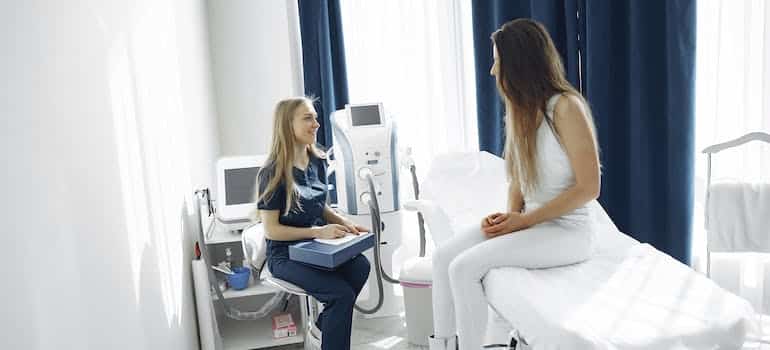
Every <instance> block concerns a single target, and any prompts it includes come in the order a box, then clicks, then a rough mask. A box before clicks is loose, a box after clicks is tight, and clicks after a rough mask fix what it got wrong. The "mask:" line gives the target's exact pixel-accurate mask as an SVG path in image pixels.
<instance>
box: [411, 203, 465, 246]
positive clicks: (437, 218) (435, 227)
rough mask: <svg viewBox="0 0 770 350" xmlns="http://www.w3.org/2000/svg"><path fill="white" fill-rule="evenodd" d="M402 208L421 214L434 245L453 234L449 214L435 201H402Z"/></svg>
mask: <svg viewBox="0 0 770 350" xmlns="http://www.w3.org/2000/svg"><path fill="white" fill-rule="evenodd" d="M404 208H405V209H406V210H409V211H416V212H420V213H421V214H422V217H423V219H424V220H425V224H426V225H428V230H430V233H431V235H433V243H435V244H436V245H438V244H439V243H441V242H444V241H446V240H448V239H449V238H450V237H452V236H453V235H454V230H453V229H452V226H451V220H449V216H448V215H447V214H446V212H444V210H443V209H441V207H440V206H438V204H436V203H435V202H433V201H431V200H425V199H419V200H412V201H407V202H406V203H404Z"/></svg>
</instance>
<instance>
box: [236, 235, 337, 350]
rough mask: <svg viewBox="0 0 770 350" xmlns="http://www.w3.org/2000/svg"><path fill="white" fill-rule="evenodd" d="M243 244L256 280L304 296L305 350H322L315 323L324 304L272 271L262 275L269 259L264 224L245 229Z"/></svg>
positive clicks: (302, 307)
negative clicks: (274, 274) (273, 274)
mask: <svg viewBox="0 0 770 350" xmlns="http://www.w3.org/2000/svg"><path fill="white" fill-rule="evenodd" d="M241 245H242V246H243V256H244V257H245V258H246V259H247V260H248V262H249V264H250V265H251V267H252V271H254V278H255V279H256V280H259V281H262V282H267V283H269V284H270V285H272V286H274V287H276V288H278V289H280V290H282V291H284V292H286V293H289V294H292V295H296V296H299V297H300V298H302V299H301V301H300V309H301V312H302V316H303V319H304V320H305V321H304V322H303V323H304V324H302V325H300V327H302V328H303V329H304V330H305V344H304V346H305V350H320V349H321V330H320V329H318V327H316V325H315V320H316V319H317V318H318V315H319V314H320V313H321V307H322V306H321V305H320V303H319V302H318V301H317V300H316V299H315V298H313V297H312V296H311V295H310V294H307V292H306V291H305V290H304V289H302V288H300V287H298V286H297V285H295V284H292V283H290V282H287V281H284V280H282V279H280V278H278V277H275V276H272V275H271V274H270V271H265V274H264V275H265V276H262V270H263V267H264V266H265V264H266V262H265V260H267V255H266V253H267V247H266V244H265V231H264V228H263V227H262V224H256V225H253V226H250V227H248V228H246V229H245V230H243V234H242V236H241Z"/></svg>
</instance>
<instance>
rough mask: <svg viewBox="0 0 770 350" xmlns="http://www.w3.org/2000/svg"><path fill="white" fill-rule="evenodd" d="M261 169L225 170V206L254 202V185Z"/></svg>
mask: <svg viewBox="0 0 770 350" xmlns="http://www.w3.org/2000/svg"><path fill="white" fill-rule="evenodd" d="M258 172H259V167H252V168H233V169H225V204H226V205H238V204H246V203H253V202H254V190H255V189H254V185H255V184H256V183H257V173H258Z"/></svg>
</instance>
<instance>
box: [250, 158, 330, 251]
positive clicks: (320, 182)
mask: <svg viewBox="0 0 770 350" xmlns="http://www.w3.org/2000/svg"><path fill="white" fill-rule="evenodd" d="M292 171H293V174H294V182H295V184H296V188H297V190H298V192H299V193H298V194H299V206H297V205H296V204H294V205H293V207H292V208H291V209H290V210H289V213H288V214H286V215H284V210H285V209H286V186H285V183H284V182H283V181H281V183H280V184H279V185H278V187H277V188H276V189H275V191H274V192H273V194H272V196H269V197H268V198H263V199H261V200H260V201H259V203H257V208H259V209H260V210H278V211H279V217H278V222H279V223H280V224H281V225H286V226H294V227H311V226H323V225H326V220H325V219H324V218H323V210H324V207H325V206H326V196H327V193H328V186H327V183H326V161H325V160H324V159H320V158H317V157H315V156H313V155H310V162H308V165H307V169H305V170H304V171H303V170H302V169H299V168H297V167H292ZM274 172H275V167H274V165H266V166H265V167H263V168H262V170H261V171H260V172H259V175H258V176H257V179H258V182H259V192H260V193H262V192H263V191H264V190H265V189H266V188H267V183H268V182H269V181H270V178H271V177H272V175H273V174H274ZM302 241H305V240H299V241H275V240H270V239H268V240H267V243H268V248H271V247H276V246H284V245H285V246H288V245H291V244H294V243H297V242H302Z"/></svg>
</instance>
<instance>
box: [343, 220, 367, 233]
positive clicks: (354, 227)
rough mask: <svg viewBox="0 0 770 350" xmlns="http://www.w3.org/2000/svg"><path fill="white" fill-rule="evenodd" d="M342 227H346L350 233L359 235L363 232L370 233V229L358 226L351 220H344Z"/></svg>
mask: <svg viewBox="0 0 770 350" xmlns="http://www.w3.org/2000/svg"><path fill="white" fill-rule="evenodd" d="M342 226H345V228H346V229H347V230H348V232H350V233H352V234H354V235H357V234H359V233H362V232H369V229H368V228H366V227H363V226H360V225H356V224H355V223H354V222H353V221H350V220H344V221H343V222H342Z"/></svg>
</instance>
